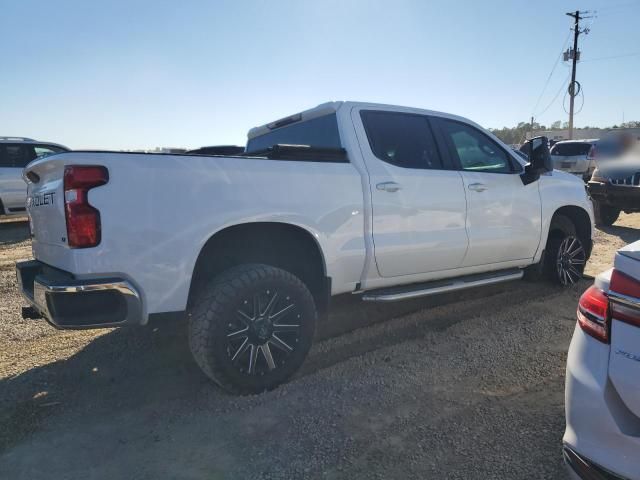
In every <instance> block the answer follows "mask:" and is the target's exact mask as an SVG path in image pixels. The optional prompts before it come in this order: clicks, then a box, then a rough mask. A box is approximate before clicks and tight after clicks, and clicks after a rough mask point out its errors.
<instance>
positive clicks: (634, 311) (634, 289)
mask: <svg viewBox="0 0 640 480" xmlns="http://www.w3.org/2000/svg"><path fill="white" fill-rule="evenodd" d="M609 292H610V294H609V295H610V297H611V317H612V318H614V319H616V320H621V321H623V322H626V323H630V324H631V325H636V326H638V327H640V281H638V280H636V279H635V278H632V277H630V276H629V275H625V274H624V273H622V272H619V271H618V270H615V269H614V270H613V273H612V274H611V281H610V283H609Z"/></svg>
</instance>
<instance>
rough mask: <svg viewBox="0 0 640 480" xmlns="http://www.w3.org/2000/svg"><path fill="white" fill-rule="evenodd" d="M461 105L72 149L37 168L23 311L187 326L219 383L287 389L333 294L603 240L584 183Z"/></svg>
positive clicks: (89, 323) (530, 266)
mask: <svg viewBox="0 0 640 480" xmlns="http://www.w3.org/2000/svg"><path fill="white" fill-rule="evenodd" d="M529 157H530V158H531V163H530V164H528V165H525V161H524V160H523V159H522V158H521V157H519V156H518V155H516V154H515V153H514V152H512V150H511V149H510V148H509V147H508V146H507V145H505V144H503V143H502V142H501V141H500V140H498V139H497V138H496V137H495V136H493V135H492V134H491V133H489V132H487V131H485V130H484V129H482V128H481V127H479V126H478V125H476V124H475V123H473V122H471V121H469V120H467V119H464V118H461V117H458V116H454V115H449V114H445V113H439V112H433V111H427V110H420V109H415V108H405V107H396V106H388V105H377V104H369V103H355V102H332V103H326V104H323V105H320V106H318V107H316V108H313V109H311V110H307V111H304V112H302V113H298V114H295V115H292V116H290V117H287V118H284V119H281V120H278V121H275V122H273V123H269V124H267V125H264V126H262V127H257V128H254V129H252V130H250V132H249V135H248V142H247V148H246V152H244V153H242V154H239V155H235V156H216V155H173V154H170V155H163V154H160V155H158V154H136V153H116V152H90V151H74V152H68V153H61V154H57V155H53V156H50V157H47V158H44V159H42V160H36V161H34V162H32V163H31V164H29V165H28V166H27V167H26V169H25V171H24V178H25V179H26V180H27V182H28V183H29V188H28V202H27V210H28V214H29V218H30V222H31V229H32V232H33V255H34V257H35V260H30V261H26V262H20V263H18V264H17V272H18V279H19V284H20V287H21V289H22V291H23V294H24V296H25V297H26V298H27V299H28V301H29V303H30V304H31V305H30V306H29V307H25V309H24V312H23V315H24V316H25V317H39V316H42V317H44V318H46V319H47V320H48V321H49V322H50V323H51V324H53V325H54V326H56V327H58V328H99V327H111V326H121V325H132V324H135V325H145V324H147V323H149V322H152V321H154V320H155V319H158V318H163V317H165V318H166V317H175V318H182V317H187V319H188V331H189V341H190V346H191V350H192V352H193V356H194V358H195V360H196V362H197V363H198V365H199V366H200V367H201V368H202V370H203V371H204V372H205V373H206V374H207V375H208V376H209V377H210V378H212V379H213V380H215V381H216V382H217V383H219V384H220V385H221V386H223V387H225V388H227V389H229V390H232V391H234V392H238V393H251V392H259V391H263V390H265V389H270V388H273V387H275V386H277V385H278V384H280V383H282V382H284V381H286V380H287V379H288V378H289V377H290V376H291V375H292V374H293V373H294V372H295V371H296V370H297V369H298V368H299V367H300V365H301V364H302V362H303V361H304V358H305V356H306V355H307V352H308V350H309V348H310V345H311V342H312V339H313V335H314V330H315V326H316V321H317V320H318V319H320V318H322V317H323V316H325V315H326V314H327V311H328V308H329V303H330V302H329V300H330V298H331V296H334V295H338V294H342V293H347V292H349V293H354V294H358V295H361V296H362V299H363V300H365V301H374V302H375V301H378V302H387V301H395V300H402V299H407V298H415V297H419V296H425V295H432V294H436V293H440V292H448V291H454V290H461V289H465V288H470V287H475V286H480V285H487V284H491V283H497V282H502V281H507V280H514V279H519V278H522V277H523V276H524V275H525V274H527V275H528V276H531V277H542V276H547V277H548V278H551V279H553V280H555V281H556V282H558V283H559V284H565V285H566V284H571V283H574V282H575V281H577V280H578V278H579V277H580V276H581V274H582V270H583V268H584V264H585V262H586V261H587V259H588V257H589V254H590V251H591V244H592V240H591V238H592V232H593V228H592V224H593V213H592V206H591V202H590V200H589V199H588V197H587V194H586V192H585V187H584V183H583V182H582V181H581V180H580V179H577V178H576V177H574V176H572V175H570V174H567V173H564V172H558V171H552V168H551V167H550V165H551V161H550V156H549V151H548V148H547V147H546V141H544V140H543V139H534V140H532V143H531V149H530V155H529Z"/></svg>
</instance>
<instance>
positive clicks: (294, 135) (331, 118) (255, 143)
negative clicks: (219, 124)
mask: <svg viewBox="0 0 640 480" xmlns="http://www.w3.org/2000/svg"><path fill="white" fill-rule="evenodd" d="M278 144H286V145H309V146H310V147H320V148H336V149H339V148H342V142H341V141H340V133H339V132H338V120H337V118H336V114H335V113H332V114H329V115H323V116H322V117H316V118H311V119H309V120H302V121H299V122H296V123H293V124H290V125H286V126H284V127H280V128H276V129H273V130H271V131H270V132H268V133H265V134H263V135H260V136H257V137H254V138H250V139H249V141H248V142H247V153H251V152H258V151H261V150H265V149H267V148H270V147H273V146H274V145H278Z"/></svg>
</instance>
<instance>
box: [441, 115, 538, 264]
mask: <svg viewBox="0 0 640 480" xmlns="http://www.w3.org/2000/svg"><path fill="white" fill-rule="evenodd" d="M434 122H435V124H436V125H437V128H439V130H440V133H441V135H442V138H443V139H444V140H445V143H446V144H447V149H448V151H449V155H450V156H451V158H452V161H453V162H454V163H455V164H456V165H457V168H459V169H460V172H461V174H462V178H463V180H464V187H465V190H466V194H467V233H468V235H469V250H468V252H467V255H466V256H465V259H464V262H463V264H462V265H463V266H464V267H472V266H477V265H488V264H495V263H500V262H508V261H514V260H523V259H530V258H532V257H533V256H534V255H535V252H536V250H537V248H538V244H539V243H540V232H541V203H540V193H539V190H538V184H539V182H532V183H530V184H529V185H524V184H523V183H522V180H521V179H520V173H521V172H522V166H521V165H520V164H519V163H518V162H517V161H516V160H515V159H514V158H512V157H511V155H510V154H509V153H508V152H507V150H505V149H504V148H503V147H502V146H501V145H499V144H498V143H497V142H496V141H494V140H493V139H492V138H491V137H489V136H488V135H487V134H486V133H484V132H482V131H481V130H480V129H478V128H476V127H475V126H473V125H470V124H468V123H465V122H460V121H457V120H452V119H447V118H439V117H438V118H434Z"/></svg>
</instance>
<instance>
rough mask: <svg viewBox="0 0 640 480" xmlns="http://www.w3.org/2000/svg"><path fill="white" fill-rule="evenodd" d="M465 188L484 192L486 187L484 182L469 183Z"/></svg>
mask: <svg viewBox="0 0 640 480" xmlns="http://www.w3.org/2000/svg"><path fill="white" fill-rule="evenodd" d="M467 188H468V189H469V190H473V191H474V192H484V191H485V190H486V189H487V186H486V185H485V184H484V183H470V184H469V186H468V187H467Z"/></svg>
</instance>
